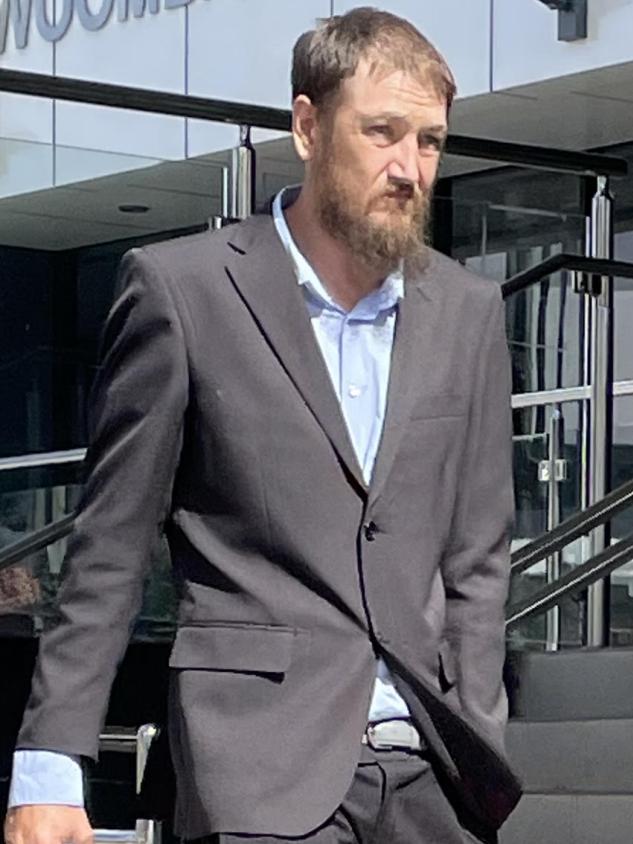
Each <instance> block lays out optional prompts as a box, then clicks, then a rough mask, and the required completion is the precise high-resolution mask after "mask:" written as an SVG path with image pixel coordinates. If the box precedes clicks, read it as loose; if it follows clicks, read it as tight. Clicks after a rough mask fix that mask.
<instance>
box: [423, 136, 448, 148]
mask: <svg viewBox="0 0 633 844" xmlns="http://www.w3.org/2000/svg"><path fill="white" fill-rule="evenodd" d="M443 146H444V141H443V139H442V138H439V137H438V136H437V135H422V137H421V138H420V147H423V148H427V149H428V148H429V147H431V149H436V150H441V149H442V147H443Z"/></svg>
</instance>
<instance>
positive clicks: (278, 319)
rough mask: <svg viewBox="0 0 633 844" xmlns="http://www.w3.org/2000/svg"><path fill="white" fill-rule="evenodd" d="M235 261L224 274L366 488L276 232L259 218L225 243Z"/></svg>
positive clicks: (360, 485)
mask: <svg viewBox="0 0 633 844" xmlns="http://www.w3.org/2000/svg"><path fill="white" fill-rule="evenodd" d="M229 247H231V249H232V252H233V255H232V256H231V257H230V259H229V260H228V261H227V265H226V270H227V273H228V275H229V277H230V279H231V281H232V282H233V284H234V286H235V288H236V289H237V292H238V293H239V295H240V296H241V298H242V299H243V301H244V302H245V304H246V306H247V307H248V309H249V310H250V312H251V314H252V316H253V318H254V320H255V322H256V323H257V325H258V327H259V329H260V331H261V332H262V334H263V335H264V337H265V338H266V340H267V342H268V344H269V345H270V347H271V349H272V350H273V352H274V353H275V355H276V357H277V358H278V360H279V362H280V363H281V365H282V366H283V368H284V369H285V371H286V373H287V374H288V376H289V377H290V379H291V380H292V382H293V384H294V385H295V387H296V388H297V390H298V391H299V393H300V394H301V396H302V397H303V399H304V401H305V403H306V405H307V406H308V408H309V410H310V411H311V412H312V414H313V415H314V417H315V419H316V420H317V422H318V423H319V425H320V426H321V428H322V429H323V430H324V432H325V434H326V436H327V437H328V439H329V441H330V443H331V444H332V446H333V448H334V450H335V451H336V453H337V455H338V457H339V459H340V460H341V462H342V464H343V465H344V467H345V468H346V470H347V472H348V474H349V475H350V476H351V478H353V479H354V481H355V483H356V485H357V487H358V488H359V490H360V491H361V492H362V493H363V494H365V493H366V491H367V486H366V484H365V482H364V480H363V475H362V471H361V468H360V466H359V464H358V460H357V459H356V455H355V452H354V448H353V445H352V442H351V440H350V437H349V434H348V431H347V426H346V425H345V420H344V418H343V415H342V413H341V409H340V406H339V402H338V399H337V397H336V393H335V392H334V388H333V387H332V382H331V380H330V376H329V373H328V371H327V367H326V365H325V361H324V360H323V356H322V354H321V351H320V349H319V346H318V343H317V340H316V337H315V336H314V331H313V329H312V325H311V324H310V318H309V316H308V310H307V308H306V305H305V301H304V298H303V293H302V291H301V289H300V287H299V285H298V284H297V280H296V277H295V274H294V270H293V268H292V264H291V262H290V260H289V258H288V256H287V254H286V252H285V250H284V248H283V246H282V244H281V241H280V240H279V237H278V236H277V233H276V231H275V229H274V223H273V220H272V217H270V216H269V215H266V214H257V215H254V216H253V217H250V218H249V219H248V220H246V221H245V222H243V223H242V224H241V225H240V226H238V227H236V228H235V229H234V231H233V232H232V233H231V235H230V237H229Z"/></svg>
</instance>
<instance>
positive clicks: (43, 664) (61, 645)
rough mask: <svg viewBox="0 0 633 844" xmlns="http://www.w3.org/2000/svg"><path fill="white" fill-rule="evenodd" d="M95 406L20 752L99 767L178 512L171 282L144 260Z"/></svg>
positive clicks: (181, 366) (180, 359)
mask: <svg viewBox="0 0 633 844" xmlns="http://www.w3.org/2000/svg"><path fill="white" fill-rule="evenodd" d="M120 282H121V283H122V286H123V293H122V295H121V296H120V298H119V299H118V301H117V302H116V304H115V306H114V308H113V310H112V312H111V314H110V316H109V318H108V321H107V324H106V328H105V333H104V338H103V346H102V366H101V369H100V372H99V375H98V377H97V381H96V384H95V387H94V390H93V394H92V397H91V408H90V430H91V437H90V439H91V445H90V448H89V450H88V456H87V470H88V471H87V480H86V483H85V486H84V491H83V496H82V501H81V504H80V506H79V509H78V513H77V518H76V522H75V527H74V531H73V533H72V535H71V537H70V540H69V545H68V553H67V557H66V566H67V568H66V576H65V578H64V582H63V585H62V589H61V593H60V607H59V621H58V623H57V624H56V626H55V627H54V628H53V629H51V630H50V631H48V632H46V633H45V634H44V635H43V637H42V640H41V642H40V651H39V657H38V662H37V665H36V669H35V674H34V678H33V685H32V691H31V696H30V700H29V703H28V706H27V710H26V713H25V716H24V720H23V724H22V728H21V731H20V734H19V737H18V742H17V748H18V749H37V750H53V751H58V752H62V753H66V754H71V755H78V756H88V757H92V758H96V757H97V753H98V739H99V732H100V730H101V728H102V725H103V721H104V719H105V714H106V710H107V703H108V698H109V693H110V687H111V685H112V681H113V679H114V675H115V672H116V669H117V666H118V664H119V662H120V660H121V658H122V656H123V653H124V651H125V647H126V645H127V643H128V640H129V636H130V631H131V628H132V625H133V622H134V620H135V617H136V615H137V614H138V612H139V609H140V605H141V599H142V591H143V584H144V580H145V577H146V575H147V572H148V568H149V563H150V554H151V551H152V548H153V547H155V543H156V539H157V536H158V534H159V531H160V528H161V525H162V523H163V521H164V520H165V518H166V516H167V514H168V511H169V509H170V504H171V491H172V486H173V481H174V476H175V472H176V468H177V465H178V461H179V455H180V449H181V444H182V436H183V418H184V412H185V408H186V405H187V400H188V368H187V355H186V348H185V342H184V336H183V331H182V327H181V324H180V321H179V317H178V314H177V312H176V309H175V307H174V304H173V299H172V296H171V293H170V279H169V277H168V276H166V274H165V273H164V272H163V271H162V269H161V267H160V266H159V265H158V263H157V262H156V260H155V258H154V257H153V255H152V254H151V252H148V251H146V250H132V251H131V252H129V253H127V255H126V256H124V258H123V260H122V263H121V268H120Z"/></svg>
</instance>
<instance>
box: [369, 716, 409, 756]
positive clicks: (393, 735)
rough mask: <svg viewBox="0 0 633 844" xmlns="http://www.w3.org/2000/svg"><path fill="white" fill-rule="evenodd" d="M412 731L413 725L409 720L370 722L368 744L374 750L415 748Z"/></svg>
mask: <svg viewBox="0 0 633 844" xmlns="http://www.w3.org/2000/svg"><path fill="white" fill-rule="evenodd" d="M381 733H382V734H384V735H381ZM411 733H412V727H411V724H409V723H408V722H407V721H391V722H385V721H383V722H379V723H377V724H370V725H369V726H368V727H367V730H366V735H367V744H368V745H369V746H370V747H371V748H372V749H373V750H394V749H398V748H409V749H414V743H413V742H412V738H413V737H412V735H411Z"/></svg>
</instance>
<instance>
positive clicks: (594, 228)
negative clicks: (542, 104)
mask: <svg viewBox="0 0 633 844" xmlns="http://www.w3.org/2000/svg"><path fill="white" fill-rule="evenodd" d="M612 252H613V197H612V195H611V192H610V190H609V180H608V178H607V177H606V176H599V177H598V179H597V191H596V195H595V196H594V198H593V202H592V205H591V256H592V257H593V258H611V257H612ZM611 287H612V284H611V280H610V279H608V278H605V277H603V278H602V279H601V289H600V290H598V291H595V292H594V295H591V296H590V301H591V304H590V309H591V325H590V331H591V363H590V368H591V382H590V383H591V408H590V423H589V428H590V433H589V435H590V449H589V451H590V464H589V478H588V480H589V491H588V499H589V502H588V503H589V504H594V503H595V502H596V501H599V500H600V499H601V498H604V496H605V494H606V492H607V485H608V472H609V459H610V454H609V451H608V443H609V442H610V441H611V434H610V431H609V423H610V419H611V413H610V402H611V389H610V385H609V381H610V367H611V358H612V352H613V350H612V348H611V345H612V343H611V301H612V291H611ZM606 541H607V534H606V529H605V527H600V528H596V530H594V531H593V532H592V534H591V536H590V540H589V544H590V549H591V556H595V555H596V554H598V553H600V551H602V550H603V549H604V548H605V545H606ZM605 588H606V583H605V581H601V582H600V583H596V584H594V585H593V586H591V587H589V590H588V593H587V644H588V645H589V646H592V647H603V646H604V645H605V644H606V642H607V630H606V591H605Z"/></svg>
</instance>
